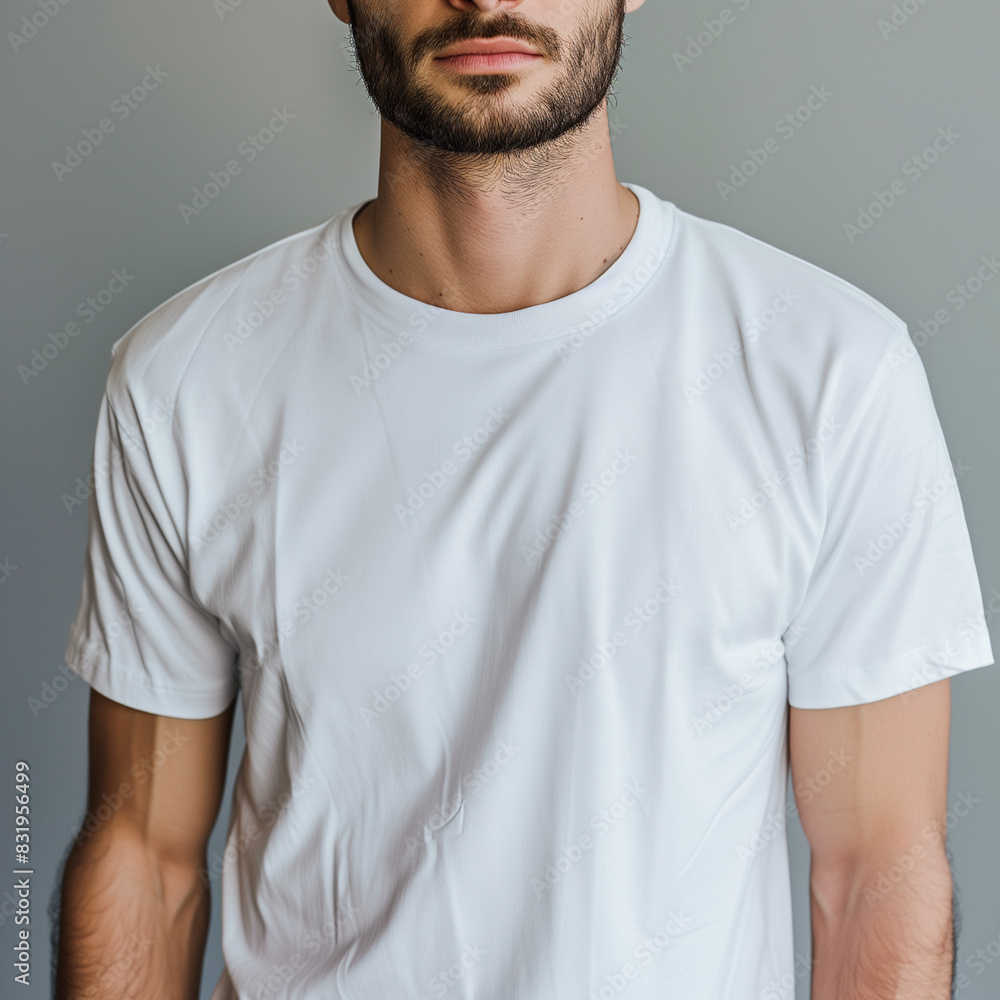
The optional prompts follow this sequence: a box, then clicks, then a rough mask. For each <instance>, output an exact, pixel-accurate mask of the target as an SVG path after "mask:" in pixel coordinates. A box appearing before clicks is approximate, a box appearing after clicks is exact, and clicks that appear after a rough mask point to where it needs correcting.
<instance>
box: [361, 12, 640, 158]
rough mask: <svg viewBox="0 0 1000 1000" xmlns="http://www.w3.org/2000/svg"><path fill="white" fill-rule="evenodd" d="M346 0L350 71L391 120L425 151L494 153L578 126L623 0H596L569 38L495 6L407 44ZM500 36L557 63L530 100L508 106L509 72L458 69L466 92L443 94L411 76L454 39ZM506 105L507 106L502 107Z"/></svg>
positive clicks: (616, 39) (512, 77)
mask: <svg viewBox="0 0 1000 1000" xmlns="http://www.w3.org/2000/svg"><path fill="white" fill-rule="evenodd" d="M366 2H367V0H347V7H348V10H349V12H350V18H351V38H352V41H353V45H354V53H355V57H356V59H357V66H358V70H359V72H360V74H361V78H362V80H363V81H364V84H365V89H366V90H367V91H368V94H369V96H370V97H371V99H372V101H373V103H374V104H375V107H376V108H377V109H378V111H379V113H380V114H381V116H382V117H383V119H385V120H386V121H388V122H389V123H390V124H392V125H394V126H395V127H396V128H397V129H399V130H400V131H401V132H403V133H405V134H406V135H408V136H410V138H412V139H414V140H415V141H416V142H418V143H419V144H421V145H422V146H424V147H427V148H429V149H437V150H444V151H448V152H452V153H463V154H471V155H474V156H483V157H496V156H498V155H502V154H505V153H515V152H517V151H520V150H530V149H534V148H536V147H539V146H544V145H545V144H547V143H552V142H554V141H555V140H556V139H558V138H560V137H561V136H563V135H566V134H567V133H569V132H572V131H573V130H575V129H578V128H581V127H582V126H584V125H585V124H586V123H587V122H588V121H589V120H590V118H591V116H592V115H593V114H594V112H595V111H596V110H597V109H598V108H599V107H601V105H602V104H603V103H604V100H605V98H606V97H607V95H608V91H609V90H610V89H611V84H612V83H613V82H614V78H615V75H616V74H617V72H618V67H619V64H620V62H621V56H622V47H623V44H624V27H625V2H624V0H599V3H598V10H597V11H596V12H592V11H591V9H590V7H589V6H588V7H587V8H586V11H585V14H584V20H583V22H582V23H581V24H580V26H579V27H578V29H577V31H576V32H575V34H574V36H573V37H572V38H571V39H570V40H569V42H568V43H564V42H563V41H562V40H561V39H560V38H559V36H558V34H557V33H556V32H555V31H553V30H552V29H551V28H548V27H545V26H540V25H535V24H533V23H532V22H530V21H528V20H526V19H525V18H524V17H523V16H521V15H519V14H514V13H512V12H510V11H503V12H501V13H499V14H496V15H495V16H490V17H489V18H484V17H483V16H482V15H481V14H479V13H476V12H473V11H469V12H466V13H464V14H460V15H459V16H457V17H455V18H454V19H453V20H450V21H448V22H446V23H444V24H442V25H439V26H437V27H435V28H430V29H428V30H427V31H425V32H423V33H421V34H420V35H418V36H416V38H414V39H412V40H411V41H410V42H409V43H407V42H405V41H404V39H402V38H401V37H400V35H399V33H398V31H397V30H396V29H395V28H394V26H393V25H392V23H391V22H390V21H389V20H387V19H385V18H381V17H379V16H378V15H376V14H373V13H372V12H371V11H369V10H367V9H365V3H366ZM500 35H504V36H509V37H511V38H516V39H519V40H521V41H525V42H529V43H531V44H532V45H534V46H536V47H537V48H538V49H540V50H541V52H542V53H543V55H544V56H547V57H548V59H549V60H550V61H552V62H553V63H555V64H556V65H557V66H560V67H561V68H562V71H561V72H560V73H558V75H557V77H556V79H554V80H553V81H552V82H551V83H550V84H549V85H548V86H547V87H546V88H545V89H544V90H543V91H542V92H541V93H540V94H539V95H538V96H537V98H535V100H534V101H533V102H532V103H531V105H530V106H519V107H511V106H509V105H510V104H511V103H513V102H506V101H505V100H504V98H503V94H504V92H505V91H509V90H513V89H514V87H516V86H517V84H518V79H519V77H518V75H517V74H515V73H483V74H460V75H456V76H454V77H453V78H452V79H453V82H454V83H455V85H456V86H459V87H461V88H463V89H464V90H466V91H467V92H468V94H469V96H468V97H466V98H460V99H457V100H455V99H450V98H447V97H444V96H442V95H441V94H440V93H438V92H436V91H434V90H433V89H431V88H429V87H426V86H423V85H421V84H420V83H418V82H416V74H417V70H418V68H419V66H420V62H421V59H422V58H423V57H424V56H426V55H427V53H429V52H436V51H440V50H441V49H443V48H444V47H445V46H448V45H452V44H454V43H455V42H461V41H467V40H468V39H472V38H495V37H497V36H500ZM505 104H506V105H507V106H505Z"/></svg>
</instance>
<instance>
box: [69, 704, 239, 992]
mask: <svg viewBox="0 0 1000 1000" xmlns="http://www.w3.org/2000/svg"><path fill="white" fill-rule="evenodd" d="M235 708H236V700H235V699H233V701H232V703H231V704H230V705H229V707H228V708H227V709H226V710H225V711H224V712H222V713H221V714H220V715H216V716H214V717H213V718H211V719H176V718H171V717H167V716H162V715H151V714H150V713H148V712H140V711H137V710H136V709H132V708H129V707H127V706H125V705H122V704H120V703H118V702H115V701H111V700H110V699H108V698H105V697H104V696H103V695H101V694H99V693H98V692H97V691H95V690H93V689H91V692H90V713H89V727H90V728H89V751H90V769H89V781H88V791H87V816H86V820H85V822H84V825H83V828H82V829H81V831H80V833H79V835H78V837H77V842H76V844H75V845H74V847H73V849H72V851H71V852H70V854H69V856H68V858H67V861H66V869H65V874H64V877H63V884H62V899H61V912H60V921H59V951H58V971H57V975H56V992H55V998H56V1000H126V998H128V1000H132V998H137V997H142V998H143V1000H195V998H196V997H197V996H198V987H199V982H200V979H201V966H202V958H203V953H204V949H205V937H206V934H207V931H208V920H209V914H210V905H211V904H210V896H209V890H208V886H207V884H205V883H204V881H203V880H202V879H201V878H200V877H199V874H198V870H199V868H204V867H205V852H206V849H207V844H208V838H209V835H210V834H211V831H212V827H213V825H214V824H215V820H216V817H217V816H218V811H219V804H220V800H221V797H222V791H223V788H224V786H225V778H226V761H227V758H228V752H229V738H230V733H231V731H232V722H233V714H234V711H235Z"/></svg>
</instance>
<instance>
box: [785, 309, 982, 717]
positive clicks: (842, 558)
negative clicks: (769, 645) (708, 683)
mask: <svg viewBox="0 0 1000 1000" xmlns="http://www.w3.org/2000/svg"><path fill="white" fill-rule="evenodd" d="M900 324H901V325H900V328H899V333H898V335H897V336H896V337H895V338H894V340H893V341H892V342H891V343H890V346H889V348H888V350H887V351H886V353H885V354H884V356H883V357H882V359H881V361H880V366H879V369H878V371H877V372H876V374H875V375H874V376H873V379H872V383H871V386H870V387H869V390H868V391H867V392H866V393H865V394H864V396H863V397H862V402H861V404H860V405H859V406H858V412H857V413H856V414H854V415H852V417H851V418H850V420H849V422H848V423H847V424H846V425H845V431H844V434H843V440H842V441H841V442H840V447H838V448H837V450H836V453H835V454H831V456H830V465H829V467H828V468H827V471H826V510H825V525H824V529H823V534H822V538H821V541H820V544H819V550H818V555H817V558H816V561H815V564H814V566H813V570H812V573H811V575H810V577H809V580H808V583H807V585H806V589H805V594H804V597H803V600H802V603H801V605H800V607H799V609H798V612H797V613H796V616H795V619H794V621H793V622H792V623H791V625H790V626H789V628H788V630H787V631H786V632H785V634H784V636H783V639H784V642H785V659H786V663H787V670H788V701H789V703H790V704H791V705H792V706H793V707H796V708H834V707H837V706H843V705H858V704H862V703H865V702H871V701H879V700H881V699H883V698H888V697H891V696H892V695H895V694H901V693H903V692H904V691H908V690H911V689H913V688H916V687H920V686H922V685H924V684H929V683H932V682H933V681H937V680H942V679H944V678H945V677H950V676H952V675H953V674H956V673H959V672H961V671H964V670H972V669H974V668H976V667H983V666H989V665H990V664H992V663H993V652H992V648H991V645H990V637H989V631H988V628H987V619H986V616H985V613H984V609H983V601H982V592H981V590H980V587H979V578H978V575H977V572H976V565H975V561H974V558H973V553H972V545H971V542H970V539H969V531H968V527H967V525H966V521H965V513H964V510H963V508H962V499H961V495H960V493H959V481H960V479H961V477H962V476H963V475H964V474H965V472H967V471H968V468H967V467H966V466H965V465H963V463H962V462H961V461H959V462H958V463H957V465H953V464H952V462H951V460H950V457H949V454H948V448H947V445H946V443H945V440H944V434H943V432H942V429H941V424H940V421H939V419H938V415H937V412H936V410H935V407H934V403H933V400H932V398H931V391H930V386H929V384H928V381H927V375H926V372H925V370H924V366H923V362H922V361H921V359H920V356H919V354H918V353H917V351H916V348H915V347H914V346H913V342H912V340H911V339H910V337H909V334H908V332H907V330H906V328H905V326H904V325H902V321H900Z"/></svg>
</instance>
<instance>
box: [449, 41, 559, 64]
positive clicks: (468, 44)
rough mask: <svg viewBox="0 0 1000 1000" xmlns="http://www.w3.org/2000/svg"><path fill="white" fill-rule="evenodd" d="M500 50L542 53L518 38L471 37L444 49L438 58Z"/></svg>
mask: <svg viewBox="0 0 1000 1000" xmlns="http://www.w3.org/2000/svg"><path fill="white" fill-rule="evenodd" d="M498 52H527V53H530V54H531V55H534V56H537V55H541V53H540V52H539V51H538V49H536V48H535V47H534V46H533V45H530V44H528V42H522V41H519V40H518V39H516V38H505V37H504V38H470V39H468V40H467V41H464V42H456V43H455V44H454V45H449V46H448V47H447V48H446V49H442V51H440V52H439V53H438V54H437V58H438V59H446V58H447V57H448V56H464V55H477V56H482V55H496V54H497V53H498Z"/></svg>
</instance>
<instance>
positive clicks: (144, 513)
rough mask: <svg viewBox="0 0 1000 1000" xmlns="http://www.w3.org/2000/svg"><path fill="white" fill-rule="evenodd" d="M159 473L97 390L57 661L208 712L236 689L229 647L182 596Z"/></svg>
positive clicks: (145, 695) (187, 711)
mask: <svg viewBox="0 0 1000 1000" xmlns="http://www.w3.org/2000/svg"><path fill="white" fill-rule="evenodd" d="M163 475H164V471H163V470H161V471H160V476H159V477H158V476H157V472H156V470H155V469H154V467H153V465H152V463H151V461H150V458H149V454H148V452H147V450H146V448H145V447H144V446H143V445H142V444H141V443H140V442H139V441H138V440H137V439H136V438H135V437H134V436H132V435H130V434H128V432H127V431H126V430H125V429H123V428H122V426H121V425H120V423H119V421H118V419H117V417H116V415H115V411H114V409H113V408H112V406H111V403H110V400H109V398H108V392H107V390H105V393H104V396H103V398H102V401H101V406H100V410H99V413H98V421H97V432H96V435H95V440H94V453H93V462H92V465H91V472H90V478H89V480H88V483H89V484H90V486H91V489H90V495H89V498H88V504H89V508H88V509H89V521H88V528H87V545H86V552H85V558H84V572H83V587H82V593H81V597H80V603H79V606H78V608H77V612H76V617H75V619H74V621H73V623H72V625H71V627H70V633H69V642H68V644H67V646H66V652H65V656H66V663H67V664H68V665H69V666H70V667H71V668H72V669H73V670H74V671H75V672H76V673H77V674H79V675H80V676H81V677H83V679H84V680H86V681H87V682H88V683H89V684H90V685H91V686H92V687H93V688H94V689H95V690H96V691H98V692H99V693H101V694H103V695H105V696H106V697H107V698H110V699H112V700H114V701H118V702H121V703H123V704H125V705H128V706H130V707H132V708H136V709H139V710H141V711H144V712H152V713H154V714H157V715H168V716H174V717H177V718H184V719H199V718H209V717H211V716H213V715H218V714H219V713H220V712H222V711H223V710H224V709H225V708H226V707H227V706H228V705H229V703H230V702H231V701H232V700H233V698H234V697H235V696H236V693H237V691H238V687H239V680H238V676H237V673H236V668H235V663H236V661H237V650H236V649H235V648H234V647H233V646H232V645H231V644H230V643H229V642H228V641H227V639H226V638H225V637H224V636H223V635H222V633H221V631H220V628H219V623H218V620H217V619H215V618H214V617H213V616H211V615H210V614H208V613H207V612H206V611H205V610H204V609H203V608H202V607H201V606H199V604H198V603H197V602H196V601H195V599H194V598H193V596H192V594H191V589H190V585H189V579H188V572H187V567H186V564H185V553H184V546H183V545H182V543H181V541H180V539H179V538H178V536H177V533H176V531H175V530H174V525H175V524H176V523H177V520H176V518H175V517H174V516H173V514H172V513H171V511H170V509H169V506H168V504H167V502H166V500H165V499H164V490H163V489H161V483H162V476H163Z"/></svg>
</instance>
